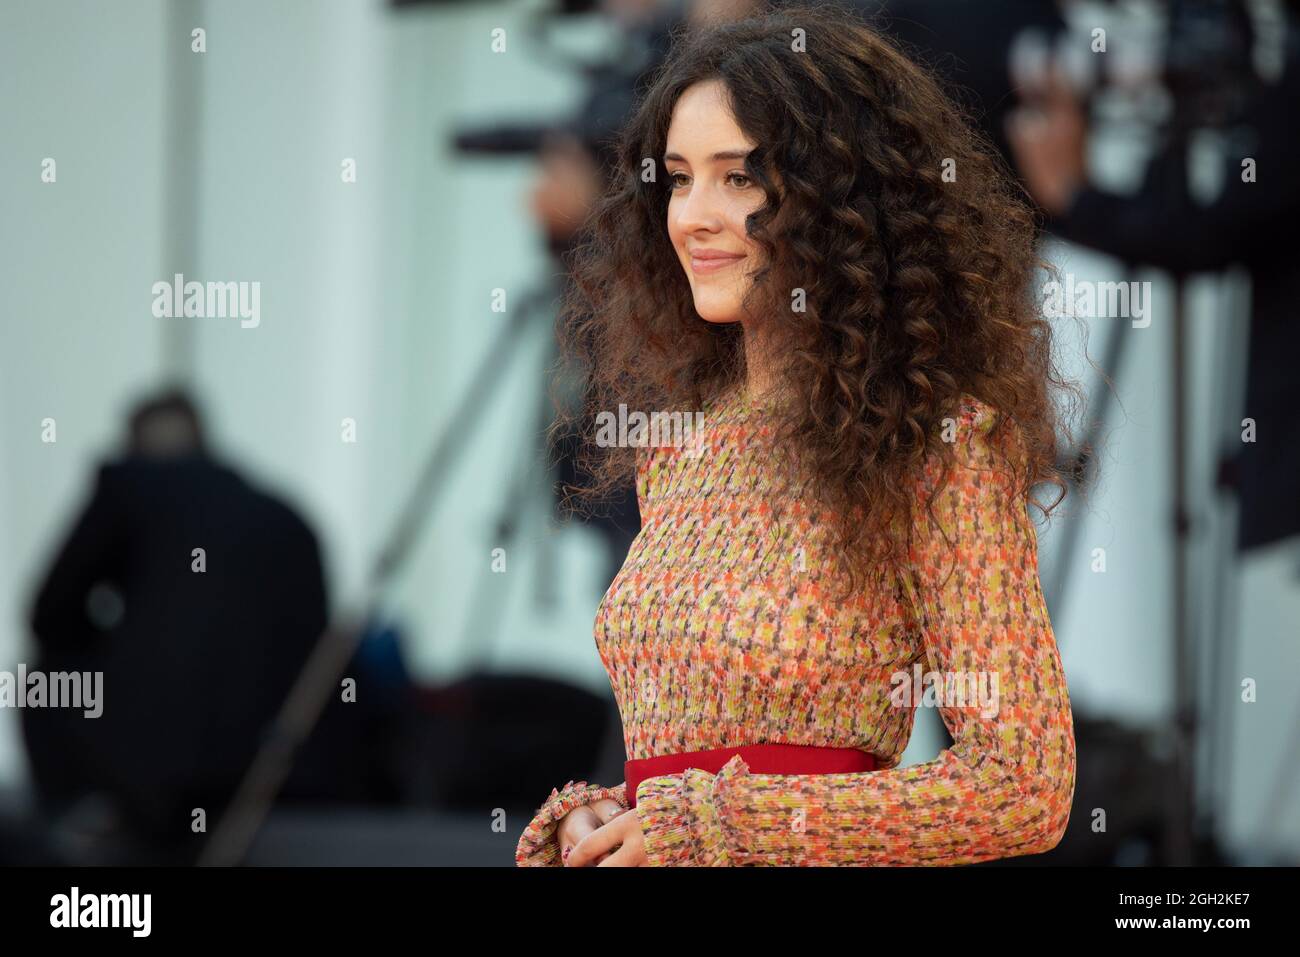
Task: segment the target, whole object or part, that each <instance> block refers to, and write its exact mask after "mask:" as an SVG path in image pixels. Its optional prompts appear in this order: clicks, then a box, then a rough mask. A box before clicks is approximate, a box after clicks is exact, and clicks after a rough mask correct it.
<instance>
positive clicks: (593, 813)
mask: <svg viewBox="0 0 1300 957" xmlns="http://www.w3.org/2000/svg"><path fill="white" fill-rule="evenodd" d="M625 810H627V809H626V808H625V807H623V805H621V804H619V803H618V802H617V801H614V800H611V799H610V798H602V799H601V800H599V801H592V802H591V803H590V804H584V805H582V806H581V807H575V808H574V809H573V810H572V811H570V812H569V813H568V814H566V815H564V817H562V818H560V821H559V823H558V824H557V825H556V826H555V840H556V841H557V842H558V843H559V845H560V860H561V862H562V863H563V862H565V858H566V857H567V854H568V853H570V852H571V851H572V849H573V848H574V847H575V846H577V844H578V843H579V842H580V841H581V840H582V839H583V838H585V837H586V836H587V835H588V834H591V833H592V832H593V831H596V830H598V829H599V828H600V827H601V825H603V824H605V823H606V822H607V821H612V820H613V819H614V818H616V817H617V816H618V815H620V814H622V813H623V812H624V811H625ZM596 863H600V861H599V860H598V861H597V862H596Z"/></svg>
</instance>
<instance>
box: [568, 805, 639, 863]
mask: <svg viewBox="0 0 1300 957" xmlns="http://www.w3.org/2000/svg"><path fill="white" fill-rule="evenodd" d="M597 803H599V802H597ZM565 820H566V821H567V820H568V818H567V817H566V818H565ZM592 863H595V865H596V866H597V867H645V866H646V864H647V863H648V862H647V860H646V855H645V841H644V838H643V835H642V833H641V819H640V818H639V817H638V816H637V813H636V808H630V809H629V808H622V807H620V808H619V809H618V811H617V812H616V813H615V814H613V815H611V816H610V819H609V821H608V822H607V823H605V824H604V825H603V826H601V827H598V828H596V829H595V830H593V831H591V832H589V833H588V834H587V835H586V836H585V837H583V838H582V839H581V840H579V841H578V843H577V844H576V845H575V846H574V848H573V850H572V851H570V852H569V855H568V857H567V858H566V859H565V861H564V866H565V867H587V866H590V865H591V864H592Z"/></svg>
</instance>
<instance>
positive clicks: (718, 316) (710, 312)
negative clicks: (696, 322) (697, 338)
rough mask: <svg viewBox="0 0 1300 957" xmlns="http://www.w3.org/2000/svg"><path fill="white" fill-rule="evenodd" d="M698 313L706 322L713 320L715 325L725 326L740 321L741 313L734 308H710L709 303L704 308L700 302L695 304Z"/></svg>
mask: <svg viewBox="0 0 1300 957" xmlns="http://www.w3.org/2000/svg"><path fill="white" fill-rule="evenodd" d="M695 312H696V315H698V316H699V317H700V318H701V319H703V320H704V321H705V322H711V323H713V324H715V325H719V326H725V325H728V324H730V323H733V322H739V321H740V313H739V312H737V311H735V310H734V309H718V308H712V309H711V308H709V307H708V306H707V305H706V306H704V307H703V308H701V307H700V305H699V304H696V306H695Z"/></svg>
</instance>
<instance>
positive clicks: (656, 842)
mask: <svg viewBox="0 0 1300 957" xmlns="http://www.w3.org/2000/svg"><path fill="white" fill-rule="evenodd" d="M748 773H749V766H748V765H747V764H745V761H744V759H743V758H742V757H741V756H740V755H738V754H737V755H734V756H733V757H732V758H731V760H730V761H728V762H727V763H726V764H725V765H723V766H722V769H721V770H720V771H719V772H718V773H717V774H716V775H713V774H710V773H709V772H707V771H701V770H699V769H697V768H690V769H688V770H686V771H684V772H683V773H681V774H666V775H664V776H662V777H657V778H646V779H645V780H644V781H642V782H641V783H640V785H638V787H637V789H636V811H637V817H638V819H639V821H640V824H641V834H642V836H643V837H644V840H645V855H646V861H647V863H648V865H649V866H650V867H731V866H733V865H734V864H736V863H738V860H739V855H738V853H737V848H736V847H735V846H734V844H733V842H732V839H731V838H732V835H731V834H730V833H729V832H728V830H727V829H726V828H724V826H723V810H724V807H725V802H724V801H722V800H721V796H722V795H723V794H724V793H725V791H726V789H727V787H728V786H729V785H730V783H731V781H732V779H733V778H734V777H736V776H737V775H741V774H748Z"/></svg>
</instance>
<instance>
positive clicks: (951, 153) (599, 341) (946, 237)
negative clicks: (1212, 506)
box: [554, 4, 1079, 590]
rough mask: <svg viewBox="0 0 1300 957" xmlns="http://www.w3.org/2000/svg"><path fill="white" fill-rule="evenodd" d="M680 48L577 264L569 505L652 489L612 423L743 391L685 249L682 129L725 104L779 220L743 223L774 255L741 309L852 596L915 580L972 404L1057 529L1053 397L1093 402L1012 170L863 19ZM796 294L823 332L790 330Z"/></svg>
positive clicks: (656, 84)
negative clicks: (944, 425)
mask: <svg viewBox="0 0 1300 957" xmlns="http://www.w3.org/2000/svg"><path fill="white" fill-rule="evenodd" d="M801 37H802V38H803V40H804V42H805V43H806V48H805V50H806V52H805V51H798V50H796V49H795V47H796V46H797V44H798V42H799V39H800V38H801ZM672 39H673V45H672V49H671V51H670V53H669V56H668V58H667V59H666V60H665V62H664V64H663V65H662V67H661V68H660V69H659V70H658V72H657V73H656V74H655V75H654V76H653V77H652V78H651V81H650V82H649V84H648V88H647V89H645V91H644V93H643V95H642V96H641V97H640V99H639V101H638V105H637V108H636V110H635V112H634V115H633V116H632V117H631V119H630V120H629V122H628V123H627V125H626V126H625V127H624V128H623V130H622V132H621V134H620V135H619V137H618V138H617V141H616V143H615V144H614V145H615V147H616V149H615V152H614V156H615V164H616V165H615V166H614V168H613V169H611V170H610V174H611V176H610V183H609V188H608V190H607V192H606V193H605V194H604V195H603V196H602V197H601V199H600V200H599V202H598V203H597V205H596V207H595V209H594V210H593V212H592V214H591V217H590V219H589V220H588V222H587V224H586V232H585V234H584V236H583V239H582V241H581V242H580V243H579V244H578V245H577V246H576V247H575V248H574V249H573V250H572V252H571V254H570V260H569V263H568V265H569V267H570V272H571V277H572V282H571V283H570V284H569V287H568V290H567V292H566V295H565V297H564V301H563V303H562V308H561V313H560V326H559V328H560V332H561V341H562V344H563V345H564V346H565V352H564V354H565V356H566V357H567V359H569V360H571V361H572V362H573V363H574V365H575V367H576V369H577V370H578V373H579V375H580V377H581V379H582V381H583V382H584V384H585V389H584V391H583V396H584V398H583V401H582V402H581V403H579V406H580V408H578V409H570V410H569V411H568V412H567V414H562V415H561V418H560V419H559V420H558V421H557V423H556V425H555V426H554V428H555V430H560V431H563V430H569V431H570V432H571V433H573V432H576V433H577V434H579V435H580V436H581V439H582V441H581V443H580V448H581V452H580V455H579V464H580V467H581V469H582V470H583V471H584V472H586V473H587V475H588V477H589V478H590V481H588V482H586V483H585V485H583V486H582V487H579V488H576V489H574V488H571V489H570V490H569V491H570V493H576V494H577V502H578V504H581V503H582V502H583V501H584V500H585V501H587V502H589V503H590V502H596V501H599V500H602V499H603V500H608V498H607V497H608V496H609V495H610V493H611V492H612V491H613V490H614V489H615V488H616V487H618V486H620V485H622V486H624V487H626V483H628V482H629V481H630V480H632V479H633V477H634V474H635V467H636V452H637V450H636V449H635V448H617V447H605V446H603V445H601V444H600V443H598V442H597V441H596V434H595V433H596V429H597V426H596V413H598V412H600V411H605V410H615V409H617V408H618V406H619V403H626V405H627V408H629V409H639V410H646V411H650V410H687V411H691V410H699V409H703V408H705V407H706V406H707V403H708V402H709V401H710V400H711V399H712V398H714V397H717V396H718V395H720V394H721V393H723V392H724V391H725V390H727V389H729V388H732V387H735V386H737V385H739V384H740V383H741V382H743V380H744V377H745V374H746V373H745V353H744V348H743V344H742V334H743V328H742V326H741V324H740V323H738V322H737V323H729V324H714V323H710V322H706V321H704V320H702V319H701V318H700V317H699V316H698V315H697V314H696V312H695V308H694V304H693V297H692V293H691V290H690V287H689V284H688V282H687V279H686V277H685V275H684V274H683V271H682V267H681V264H680V262H679V260H678V258H677V255H676V253H675V251H674V249H673V247H672V245H671V243H670V240H669V238H668V233H667V227H666V222H667V211H668V201H669V196H670V189H669V185H670V183H671V179H672V178H671V176H670V175H669V173H668V170H667V168H666V167H665V165H664V160H663V155H664V152H665V149H666V145H665V144H666V139H667V131H668V128H669V125H670V122H671V119H672V115H673V109H674V105H675V104H676V102H677V100H678V97H679V96H681V94H682V93H683V91H685V90H686V89H687V88H688V87H690V86H692V85H693V84H696V83H699V82H702V81H708V80H720V81H721V83H722V84H723V86H724V88H725V92H726V95H727V97H728V100H729V105H730V108H731V110H732V113H733V114H734V117H735V120H736V123H737V125H738V126H739V127H740V128H741V130H743V131H744V133H745V134H746V135H747V136H748V137H749V138H750V139H751V140H752V141H753V142H754V143H756V144H757V148H756V149H754V150H753V151H752V152H751V153H750V154H749V155H748V157H747V158H746V160H745V164H744V165H745V170H746V173H747V175H748V176H749V177H750V178H751V181H752V182H754V183H756V184H757V185H758V186H759V187H760V188H761V189H762V190H763V192H764V195H765V197H766V201H765V203H764V205H763V206H762V208H760V209H758V210H757V211H755V212H753V213H752V214H751V215H750V216H749V217H748V218H747V220H746V229H747V231H748V233H749V236H750V237H751V238H752V240H754V241H755V243H756V244H757V246H758V247H759V248H760V249H761V250H763V252H764V255H763V256H762V257H761V260H762V267H761V268H760V269H759V271H758V272H756V273H755V274H754V276H753V283H752V287H751V288H750V290H749V293H748V295H747V297H746V301H745V308H746V310H747V312H748V314H749V315H755V316H762V317H765V318H764V321H765V322H768V323H769V324H770V327H771V328H770V329H764V344H765V347H766V346H767V344H768V343H769V341H770V342H771V344H772V346H773V348H772V350H771V351H772V354H773V356H774V357H776V361H777V363H778V372H777V378H778V381H780V382H782V383H786V384H790V385H792V386H793V389H792V390H791V392H792V395H791V396H790V397H789V401H788V402H787V403H785V404H784V405H783V406H781V407H780V408H774V409H773V410H772V420H771V425H772V433H773V442H774V448H776V449H780V450H781V452H782V454H781V456H780V459H781V461H782V462H783V463H784V467H783V468H782V469H781V474H782V475H784V476H786V481H785V482H784V483H776V484H774V485H773V489H774V491H775V494H777V495H780V494H784V493H786V492H788V490H789V489H790V488H791V487H792V485H791V483H797V485H798V488H799V489H800V490H801V492H802V493H806V494H807V495H808V496H810V497H811V499H812V500H813V501H814V502H815V503H816V504H817V505H819V506H820V507H821V509H823V510H824V511H823V515H825V516H828V517H829V519H828V523H827V524H829V527H830V531H831V533H832V542H833V548H832V555H833V556H834V557H835V559H836V560H837V561H838V562H839V564H840V570H841V571H842V572H844V573H845V574H844V581H845V583H846V587H847V588H848V589H849V590H851V589H853V588H855V587H857V585H858V583H859V582H860V580H861V576H862V575H863V573H865V572H866V571H867V570H868V569H869V568H873V567H876V565H877V563H880V562H885V563H887V564H888V565H889V566H890V567H892V568H895V569H896V568H898V567H899V566H898V563H899V562H900V561H902V559H903V556H905V554H906V550H907V547H908V542H909V541H910V536H911V532H912V524H911V522H910V521H908V522H905V523H903V524H902V525H900V524H899V519H900V517H903V516H906V515H908V514H909V512H910V510H911V508H912V507H913V499H914V498H915V488H916V484H915V477H916V476H917V475H918V473H919V470H920V469H922V468H923V466H924V461H925V459H926V457H927V456H928V455H930V454H938V455H940V456H942V457H944V460H945V461H946V462H950V461H951V456H952V454H953V450H952V448H951V447H950V445H949V443H946V442H943V441H941V440H940V438H939V436H938V434H937V433H938V432H939V431H940V430H939V429H937V428H936V426H937V425H939V424H940V423H941V422H942V420H943V419H944V418H945V417H948V416H951V415H956V410H957V408H958V403H959V400H960V397H961V395H962V393H969V394H970V395H973V396H975V397H976V398H978V399H981V400H983V401H984V402H986V403H988V404H989V405H990V406H992V407H993V408H994V409H995V410H996V411H997V413H998V417H997V421H996V423H995V425H994V428H993V430H992V433H991V434H992V436H993V437H997V436H998V435H999V434H1000V433H1001V431H1002V429H1004V428H1012V427H1018V429H1019V437H1018V442H1015V443H1010V444H1008V445H1007V446H1006V447H1008V448H1015V449H1016V455H1015V457H1014V459H1012V458H1008V460H1007V463H1006V464H1007V466H1008V468H1009V470H1010V471H1011V473H1012V474H1013V475H1014V476H1015V477H1016V479H1017V488H1018V489H1019V490H1020V491H1021V493H1022V494H1024V495H1026V496H1028V497H1029V498H1030V499H1031V500H1032V494H1031V493H1032V491H1033V489H1034V487H1035V486H1037V485H1039V484H1041V483H1044V482H1048V483H1051V484H1055V485H1057V486H1058V488H1059V489H1060V494H1059V495H1058V496H1057V499H1056V502H1054V503H1052V505H1051V506H1048V507H1044V506H1042V505H1041V504H1040V503H1036V504H1038V507H1039V508H1040V509H1042V511H1043V512H1044V514H1047V513H1050V512H1051V510H1052V509H1054V508H1055V507H1056V505H1057V504H1059V502H1060V501H1061V499H1063V498H1064V497H1065V493H1066V489H1067V483H1066V482H1065V481H1063V478H1062V473H1061V470H1060V469H1059V468H1058V466H1057V464H1056V460H1057V452H1058V448H1057V443H1058V441H1060V440H1061V439H1062V438H1065V437H1068V435H1069V429H1068V425H1067V424H1066V422H1065V421H1064V419H1063V415H1064V412H1065V409H1066V408H1068V407H1069V404H1067V405H1066V406H1064V407H1063V406H1062V405H1061V403H1059V402H1058V401H1057V397H1056V396H1054V391H1055V392H1060V393H1067V394H1068V395H1069V396H1070V397H1072V398H1076V399H1077V398H1078V396H1079V389H1078V387H1077V386H1076V385H1074V384H1073V383H1071V382H1069V381H1067V380H1065V379H1064V378H1063V377H1062V376H1061V375H1060V373H1059V372H1058V370H1057V369H1056V367H1055V363H1054V357H1053V343H1052V327H1051V326H1050V324H1049V323H1048V322H1047V321H1045V320H1044V319H1043V318H1042V315H1041V310H1040V309H1039V308H1038V307H1037V305H1036V303H1035V302H1034V296H1033V294H1032V284H1033V282H1034V276H1035V273H1036V270H1037V269H1039V268H1040V267H1042V268H1046V269H1047V270H1048V271H1049V272H1051V271H1053V270H1052V269H1051V266H1050V265H1049V264H1047V263H1045V262H1042V261H1040V260H1039V258H1038V256H1037V252H1036V241H1037V221H1036V216H1035V213H1034V211H1033V209H1032V207H1031V206H1030V205H1029V204H1028V202H1027V201H1026V199H1025V197H1024V193H1023V190H1022V189H1021V188H1020V187H1019V186H1018V184H1017V183H1016V181H1015V180H1014V179H1013V178H1012V177H1011V176H1010V175H1009V173H1008V171H1007V170H1006V166H1005V163H1004V161H1003V160H1002V158H1001V156H1000V154H998V153H997V152H996V151H995V150H994V149H993V147H992V146H991V145H990V144H989V143H988V142H987V141H986V140H985V139H984V138H983V137H982V136H981V135H980V134H978V133H977V132H976V131H975V129H974V127H973V125H972V123H971V122H970V121H969V119H968V118H967V117H966V116H965V115H964V114H963V112H962V111H961V109H960V108H959V107H958V106H957V105H956V104H954V103H953V102H952V101H951V100H950V99H949V98H948V97H947V96H946V95H945V94H944V93H943V91H942V90H941V88H940V86H939V84H938V83H937V82H936V81H935V80H934V79H933V78H932V76H931V75H930V74H929V72H927V71H926V70H925V69H923V68H922V67H920V66H918V65H917V64H916V63H915V62H913V61H912V60H910V59H909V58H908V57H907V56H905V55H904V54H903V53H902V52H901V51H900V50H899V49H898V48H897V47H896V46H895V45H894V44H893V43H891V42H890V41H889V40H887V39H886V38H884V37H882V36H881V35H879V34H878V33H876V32H874V31H873V30H872V29H870V28H869V27H868V26H866V25H865V23H864V22H863V21H862V20H861V19H860V18H859V16H858V15H856V14H855V13H853V12H852V11H849V10H846V9H842V8H839V7H837V6H833V5H831V4H822V5H818V6H815V7H803V6H785V7H782V8H773V7H770V6H769V7H767V8H765V9H764V10H763V11H762V12H761V13H759V14H758V15H755V16H752V17H749V18H746V19H743V20H738V21H733V22H725V23H720V24H715V25H711V26H708V27H704V28H697V29H688V28H679V29H678V30H677V31H676V32H675V34H674V36H673V38H672ZM774 174H777V175H779V179H777V178H776V177H775V176H774ZM777 183H779V184H780V187H781V188H780V189H778V188H777V185H776V184H777ZM778 213H779V215H780V220H779V223H777V224H776V226H775V227H774V220H776V219H777V216H778ZM794 290H803V304H804V311H801V312H795V311H792V308H791V303H792V292H793V291H794ZM766 317H770V320H769V319H767V318H766ZM769 334H770V335H769ZM1062 432H1063V433H1064V435H1060V434H1059V433H1062ZM994 445H995V447H998V448H1001V447H1003V443H1000V442H994ZM944 472H945V473H946V472H947V469H944ZM933 498H934V496H931V499H930V500H931V502H932V501H933ZM574 501H575V500H574V499H573V498H572V496H571V497H570V499H569V503H570V504H574ZM927 507H929V506H927ZM931 516H933V512H932V511H931ZM903 528H905V529H906V533H902V532H901V531H900V529H903Z"/></svg>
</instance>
